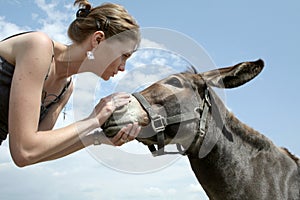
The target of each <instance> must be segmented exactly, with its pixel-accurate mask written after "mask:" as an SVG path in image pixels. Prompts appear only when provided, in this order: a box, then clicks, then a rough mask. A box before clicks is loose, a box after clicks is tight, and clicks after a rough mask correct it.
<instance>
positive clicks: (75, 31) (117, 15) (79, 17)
mask: <svg viewBox="0 0 300 200" xmlns="http://www.w3.org/2000/svg"><path fill="white" fill-rule="evenodd" d="M74 5H75V6H76V5H78V7H79V10H78V11H77V14H76V19H75V20H74V21H73V22H72V23H71V24H70V26H69V29H68V36H69V37H70V39H71V40H72V41H73V42H76V43H81V42H83V41H84V40H86V39H87V37H88V36H90V35H91V34H93V33H94V32H95V31H99V30H101V31H103V32H104V34H105V38H106V39H107V38H110V37H112V36H116V38H118V39H119V40H124V39H125V38H124V36H125V37H126V39H128V38H130V39H133V40H135V41H137V42H138V43H139V42H140V31H139V25H138V24H137V22H136V21H135V19H134V18H133V17H132V16H131V15H130V14H129V13H128V12H127V10H126V9H125V8H124V7H123V6H121V5H118V4H112V3H105V4H102V5H100V6H97V7H94V8H92V6H91V4H90V3H89V2H88V1H87V0H76V1H75V2H74ZM120 33H122V34H121V35H122V37H121V36H119V35H118V34H120ZM123 33H124V34H123Z"/></svg>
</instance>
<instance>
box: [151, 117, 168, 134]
mask: <svg viewBox="0 0 300 200" xmlns="http://www.w3.org/2000/svg"><path fill="white" fill-rule="evenodd" d="M166 124H167V121H166V118H164V117H163V116H161V115H156V116H155V117H154V118H153V119H151V125H152V128H153V130H154V131H155V132H156V133H158V132H161V131H164V130H165V127H166Z"/></svg>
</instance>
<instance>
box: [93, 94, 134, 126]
mask: <svg viewBox="0 0 300 200" xmlns="http://www.w3.org/2000/svg"><path fill="white" fill-rule="evenodd" d="M130 101H131V95H130V94H127V93H124V92H120V93H115V94H111V95H109V96H107V97H105V98H102V99H101V100H100V102H99V103H98V104H97V105H96V107H95V109H94V112H93V114H92V116H90V117H95V118H96V119H97V120H98V123H99V127H100V126H102V124H104V122H105V121H106V120H107V119H108V118H109V117H110V116H111V114H112V113H113V112H114V111H115V110H116V109H117V108H119V107H122V106H124V105H126V104H128V103H129V102H130Z"/></svg>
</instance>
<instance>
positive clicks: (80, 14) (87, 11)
mask: <svg viewBox="0 0 300 200" xmlns="http://www.w3.org/2000/svg"><path fill="white" fill-rule="evenodd" d="M90 12H91V10H90V8H80V9H79V10H78V11H77V13H76V17H77V18H78V17H86V16H88V15H89V14H90Z"/></svg>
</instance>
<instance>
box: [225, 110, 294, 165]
mask: <svg viewBox="0 0 300 200" xmlns="http://www.w3.org/2000/svg"><path fill="white" fill-rule="evenodd" d="M227 124H231V126H230V128H231V129H233V131H234V132H235V133H236V134H237V135H238V136H239V137H241V138H242V139H243V141H245V142H247V143H249V144H251V145H252V146H254V147H255V148H257V149H258V150H263V149H264V150H268V149H270V148H271V147H272V146H273V147H275V148H279V147H277V146H276V145H275V144H274V143H273V142H272V141H271V140H270V139H268V138H267V137H266V136H264V135H263V134H260V133H259V132H258V131H256V130H254V129H253V128H251V127H249V126H248V125H246V124H244V123H242V122H241V121H240V120H239V119H238V118H237V117H235V116H234V114H233V113H231V112H228V118H227ZM279 149H280V150H281V152H283V153H285V154H286V155H287V156H289V157H290V158H291V159H292V160H294V161H295V162H296V163H297V164H298V165H299V164H300V159H299V158H298V157H296V156H295V155H293V154H292V153H291V152H290V151H289V150H288V149H287V148H284V147H283V148H279Z"/></svg>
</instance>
